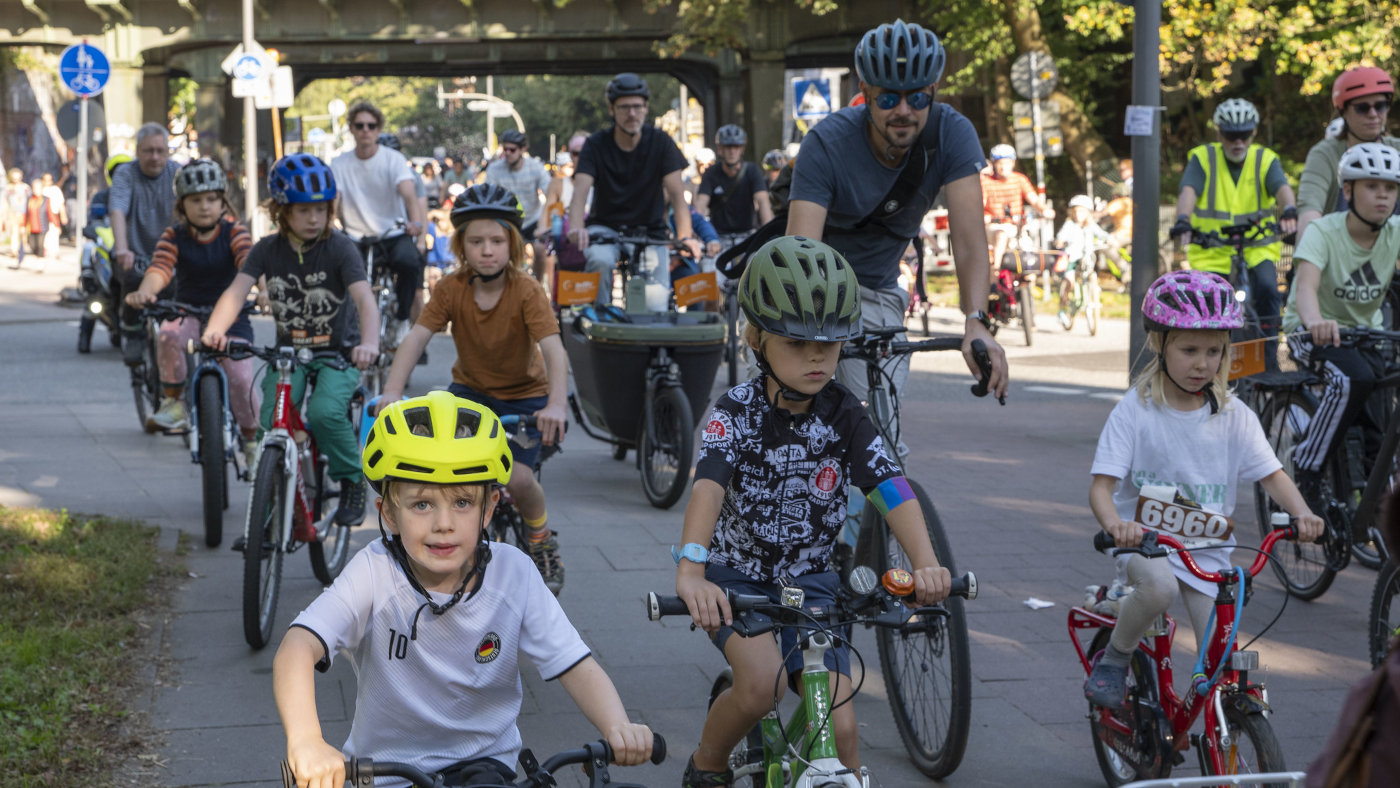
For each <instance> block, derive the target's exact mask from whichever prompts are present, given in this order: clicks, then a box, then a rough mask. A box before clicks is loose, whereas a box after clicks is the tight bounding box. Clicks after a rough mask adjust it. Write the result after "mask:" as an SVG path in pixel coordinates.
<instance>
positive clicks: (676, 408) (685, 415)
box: [637, 386, 695, 509]
mask: <svg viewBox="0 0 1400 788" xmlns="http://www.w3.org/2000/svg"><path fill="white" fill-rule="evenodd" d="M694 455H695V420H694V418H693V416H692V414H691V410H690V400H688V399H686V396H685V392H684V391H682V390H681V387H680V386H662V387H660V388H658V389H657V390H656V393H655V394H654V395H653V396H652V400H651V403H650V404H649V407H648V408H647V412H646V414H645V415H644V416H643V418H642V435H641V440H639V441H638V442H637V457H638V459H639V460H640V461H641V468H642V490H643V491H644V492H645V493H646V496H647V500H648V501H650V502H651V505H652V506H655V507H656V508H658V509H669V508H671V507H672V506H674V505H675V504H676V501H679V500H680V499H681V495H682V494H683V493H684V492H685V483H686V482H687V481H689V480H690V465H691V463H692V462H694V461H695V456H694Z"/></svg>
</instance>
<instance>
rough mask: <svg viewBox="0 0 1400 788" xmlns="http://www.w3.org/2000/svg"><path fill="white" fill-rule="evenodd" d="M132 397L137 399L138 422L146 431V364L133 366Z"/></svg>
mask: <svg viewBox="0 0 1400 788" xmlns="http://www.w3.org/2000/svg"><path fill="white" fill-rule="evenodd" d="M131 398H132V399H133V400H135V401H136V423H137V424H140V425H141V430H142V431H143V432H146V431H148V430H146V415H147V412H146V370H145V365H144V364H142V365H140V366H136V367H132V368H131Z"/></svg>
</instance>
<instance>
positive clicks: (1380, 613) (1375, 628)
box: [1367, 561, 1400, 668]
mask: <svg viewBox="0 0 1400 788" xmlns="http://www.w3.org/2000/svg"><path fill="white" fill-rule="evenodd" d="M1397 595H1400V566H1397V565H1396V564H1395V562H1394V561H1387V562H1386V563H1385V566H1383V567H1381V571H1380V572H1379V573H1378V574H1377V575H1376V588H1375V590H1374V591H1372V592H1371V617H1370V620H1369V622H1368V626H1367V629H1368V630H1369V632H1370V638H1369V640H1370V643H1369V645H1370V647H1371V667H1373V668H1378V667H1380V665H1381V663H1382V662H1384V661H1385V655H1386V651H1387V649H1388V647H1389V645H1390V640H1391V638H1393V637H1395V635H1396V634H1397V633H1400V605H1396V604H1395V598H1396V596H1397Z"/></svg>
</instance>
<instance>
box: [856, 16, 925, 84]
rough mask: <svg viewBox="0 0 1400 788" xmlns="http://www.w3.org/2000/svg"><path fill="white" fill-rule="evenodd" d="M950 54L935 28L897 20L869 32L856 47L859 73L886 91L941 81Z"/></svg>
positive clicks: (862, 80) (857, 71)
mask: <svg viewBox="0 0 1400 788" xmlns="http://www.w3.org/2000/svg"><path fill="white" fill-rule="evenodd" d="M947 62H948V54H947V53H946V52H944V51H943V45H942V44H940V43H939V42H938V36H936V35H934V34H933V33H932V32H931V31H929V30H925V29H924V28H922V27H920V26H918V25H914V24H905V23H904V20H902V19H896V20H895V21H894V22H892V23H887V24H883V25H880V26H879V27H877V28H875V29H874V30H871V31H869V32H867V33H866V34H865V35H864V36H863V37H862V38H861V40H860V44H858V45H857V46H856V75H857V76H859V77H860V81H861V82H864V83H865V84H867V85H872V86H874V87H877V88H884V89H886V90H918V89H920V88H926V87H928V86H929V85H936V84H938V80H939V79H941V78H942V77H943V66H944V65H945V64H946V63H947Z"/></svg>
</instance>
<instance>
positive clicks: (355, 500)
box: [335, 479, 365, 525]
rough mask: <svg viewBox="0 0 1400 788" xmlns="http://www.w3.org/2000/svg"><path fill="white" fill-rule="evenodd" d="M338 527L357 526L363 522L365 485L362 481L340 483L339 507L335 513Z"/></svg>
mask: <svg viewBox="0 0 1400 788" xmlns="http://www.w3.org/2000/svg"><path fill="white" fill-rule="evenodd" d="M335 521H336V523H337V524H338V525H359V524H360V523H362V522H364V521H365V483H364V481H363V480H359V481H353V482H352V481H350V480H349V479H346V480H344V481H342V482H341V483H340V506H339V508H337V509H336V512H335Z"/></svg>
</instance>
